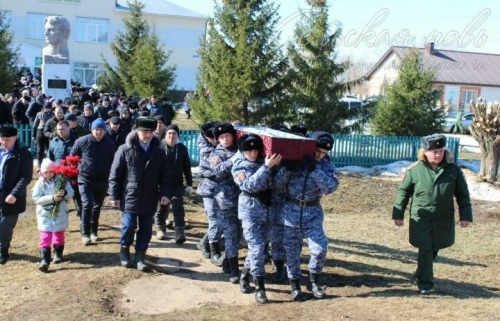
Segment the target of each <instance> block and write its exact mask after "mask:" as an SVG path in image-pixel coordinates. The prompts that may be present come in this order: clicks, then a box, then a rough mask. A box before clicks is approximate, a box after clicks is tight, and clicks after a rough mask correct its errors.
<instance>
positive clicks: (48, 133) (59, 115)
mask: <svg viewBox="0 0 500 321" xmlns="http://www.w3.org/2000/svg"><path fill="white" fill-rule="evenodd" d="M61 120H64V111H63V109H62V107H57V108H55V109H54V117H52V118H51V119H49V120H48V121H47V122H46V123H45V127H44V128H43V134H44V135H45V137H47V138H48V139H52V138H54V137H55V136H56V126H57V123H58V122H60V121H61Z"/></svg>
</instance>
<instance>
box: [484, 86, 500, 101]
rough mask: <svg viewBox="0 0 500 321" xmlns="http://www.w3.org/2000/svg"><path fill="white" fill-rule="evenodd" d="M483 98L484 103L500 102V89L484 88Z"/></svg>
mask: <svg viewBox="0 0 500 321" xmlns="http://www.w3.org/2000/svg"><path fill="white" fill-rule="evenodd" d="M481 97H482V98H483V101H484V100H486V101H500V88H496V87H482V90H481Z"/></svg>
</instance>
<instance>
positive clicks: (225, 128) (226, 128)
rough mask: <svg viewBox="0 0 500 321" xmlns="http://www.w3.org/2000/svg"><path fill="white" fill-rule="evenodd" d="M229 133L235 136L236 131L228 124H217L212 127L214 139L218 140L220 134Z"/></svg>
mask: <svg viewBox="0 0 500 321" xmlns="http://www.w3.org/2000/svg"><path fill="white" fill-rule="evenodd" d="M226 133H230V134H233V135H236V131H235V130H234V127H233V125H231V124H230V123H228V122H222V123H218V124H217V126H215V127H214V138H215V139H217V140H218V139H219V136H220V135H222V134H226Z"/></svg>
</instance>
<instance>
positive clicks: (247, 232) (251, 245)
mask: <svg viewBox="0 0 500 321" xmlns="http://www.w3.org/2000/svg"><path fill="white" fill-rule="evenodd" d="M233 163H234V164H233V168H232V170H231V173H232V175H233V179H234V181H235V182H236V184H237V185H238V186H239V187H240V190H241V194H240V196H239V198H238V218H239V219H240V220H242V227H243V236H244V237H245V240H246V241H247V243H248V253H247V257H246V259H245V268H246V269H249V270H250V274H252V276H253V277H263V276H264V275H265V270H264V260H265V252H264V248H265V244H266V243H267V242H268V241H269V234H270V231H271V229H272V225H273V222H274V220H275V217H274V215H275V214H276V213H275V211H271V209H270V205H271V204H270V202H271V197H272V195H271V193H272V191H271V188H272V185H273V184H272V169H270V168H269V167H267V166H266V165H265V164H264V160H263V159H262V158H259V159H257V161H255V162H252V161H250V160H248V159H246V158H245V156H243V154H242V153H241V152H238V153H237V154H236V155H235V157H234V162H233ZM242 174H244V178H243V175H242ZM242 178H243V179H242Z"/></svg>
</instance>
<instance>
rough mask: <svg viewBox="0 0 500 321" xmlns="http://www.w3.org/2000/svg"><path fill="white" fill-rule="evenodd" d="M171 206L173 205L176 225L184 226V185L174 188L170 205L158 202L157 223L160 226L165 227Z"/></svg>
mask: <svg viewBox="0 0 500 321" xmlns="http://www.w3.org/2000/svg"><path fill="white" fill-rule="evenodd" d="M170 207H172V212H173V214H174V223H175V227H179V228H180V227H184V226H185V221H184V217H185V216H186V215H185V212H184V186H179V187H175V188H174V189H173V190H172V198H171V199H170V203H169V204H168V205H161V204H160V202H158V210H157V211H156V214H155V225H156V226H157V227H158V228H162V229H164V228H165V226H166V222H165V221H166V219H167V218H168V212H169V211H170Z"/></svg>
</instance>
